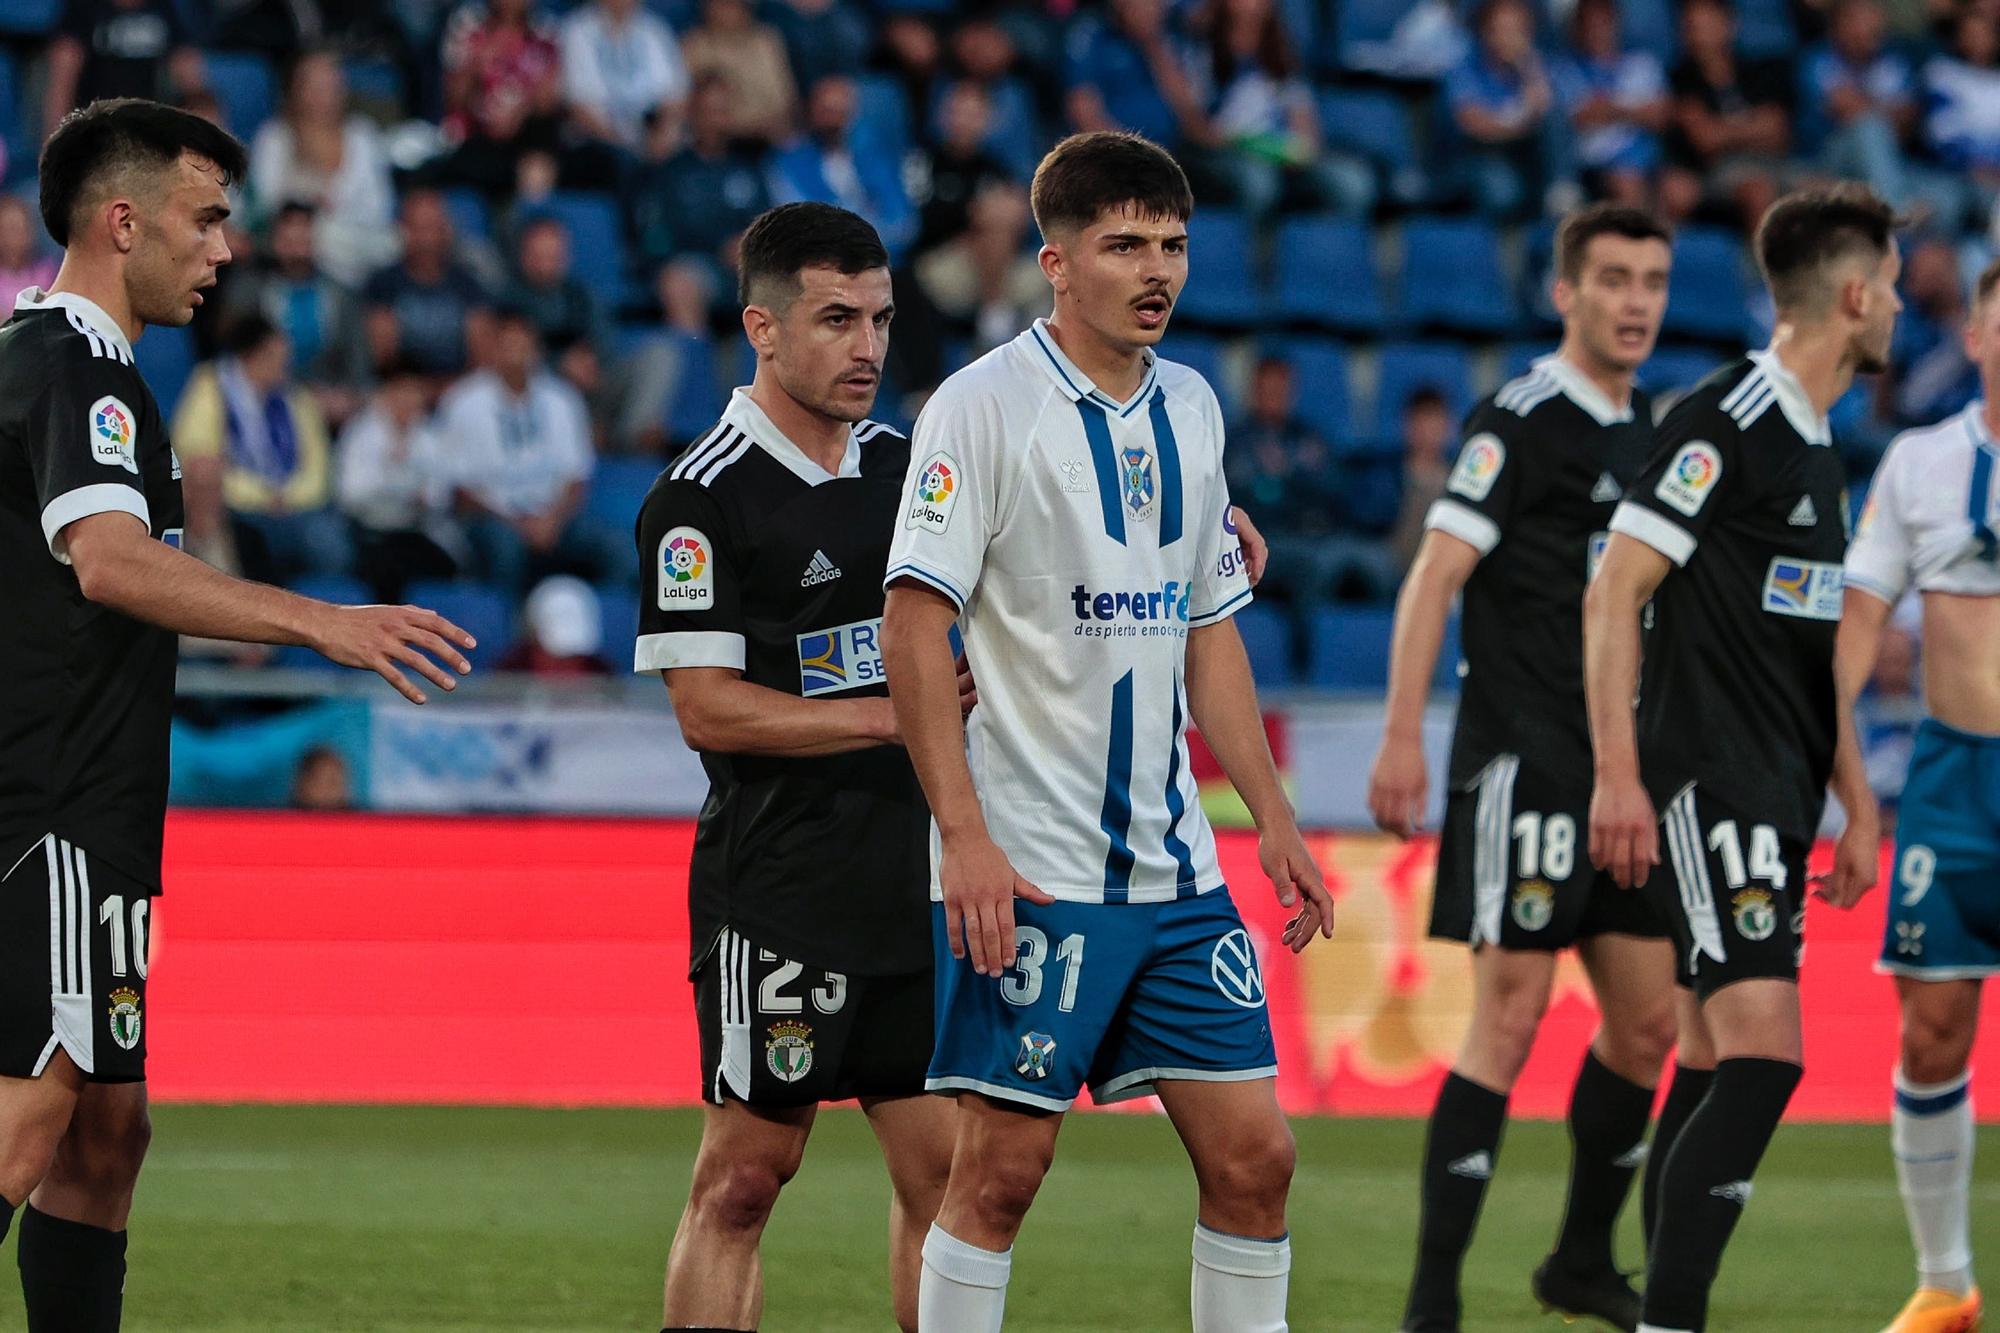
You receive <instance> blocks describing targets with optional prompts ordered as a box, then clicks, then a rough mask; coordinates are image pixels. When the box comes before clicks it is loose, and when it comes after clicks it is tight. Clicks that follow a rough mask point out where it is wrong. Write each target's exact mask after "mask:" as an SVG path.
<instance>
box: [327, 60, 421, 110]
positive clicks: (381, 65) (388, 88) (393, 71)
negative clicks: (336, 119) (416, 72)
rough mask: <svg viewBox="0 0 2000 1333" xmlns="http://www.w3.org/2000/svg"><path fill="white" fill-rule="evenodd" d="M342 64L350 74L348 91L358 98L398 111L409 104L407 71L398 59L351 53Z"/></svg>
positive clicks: (346, 73)
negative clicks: (404, 71) (404, 94)
mask: <svg viewBox="0 0 2000 1333" xmlns="http://www.w3.org/2000/svg"><path fill="white" fill-rule="evenodd" d="M340 67H341V70H342V72H343V73H344V74H345V75H346V76H347V91H348V92H350V93H352V94H353V95H354V98H355V100H356V101H359V102H374V103H378V104H380V105H382V106H385V107H393V108H396V109H398V110H400V109H401V108H402V107H404V106H406V105H408V103H407V102H405V100H404V97H403V71H402V68H401V67H400V66H398V65H397V64H396V62H395V61H393V60H385V59H384V58H382V57H381V56H349V57H347V59H345V60H343V61H342V62H341V64H340Z"/></svg>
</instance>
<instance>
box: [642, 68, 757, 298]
mask: <svg viewBox="0 0 2000 1333" xmlns="http://www.w3.org/2000/svg"><path fill="white" fill-rule="evenodd" d="M730 124H731V112H730V106H729V84H728V81H727V80H725V79H723V78H722V77H721V76H720V75H717V74H706V75H702V76H700V77H698V78H696V80H695V85H694V95H693V97H692V99H691V100H690V102H689V104H688V145H687V147H685V148H683V149H681V151H680V152H678V153H676V154H674V155H673V156H672V157H670V158H668V159H667V160H666V162H665V163H663V164H662V165H661V167H660V169H659V170H658V171H657V172H655V173H653V175H652V177H651V178H650V179H649V180H648V181H647V182H646V184H645V185H643V186H642V187H641V188H640V190H639V196H638V198H637V199H636V200H635V201H634V204H633V207H634V211H635V212H636V213H637V214H638V217H639V239H640V248H641V251H642V252H643V253H644V254H645V256H646V258H647V259H649V260H651V261H653V262H655V263H658V264H661V265H662V268H661V270H660V277H659V286H660V301H661V305H662V306H663V307H664V308H665V310H666V312H667V322H668V323H669V324H671V325H672V326H673V327H674V328H677V329H680V330H682V331H683V332H687V333H702V332H705V331H706V330H707V328H708V324H709V314H710V311H711V310H712V309H714V310H720V309H722V308H724V307H727V306H729V305H730V304H731V303H732V302H734V300H735V299H736V243H737V241H738V240H739V239H740V238H741V237H742V235H743V230H744V228H746V227H748V226H749V225H750V223H751V221H752V220H753V219H755V218H756V216H757V215H758V214H759V213H761V212H763V211H764V210H765V209H767V208H769V207H770V206H771V196H770V191H769V189H768V188H767V186H766V181H765V173H764V157H763V154H762V153H761V152H760V151H758V150H757V148H756V147H755V146H754V145H753V144H752V143H751V142H750V141H739V140H732V139H731V137H730Z"/></svg>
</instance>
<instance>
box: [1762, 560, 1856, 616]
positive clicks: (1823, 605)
mask: <svg viewBox="0 0 2000 1333" xmlns="http://www.w3.org/2000/svg"><path fill="white" fill-rule="evenodd" d="M1843 582H1844V580H1843V571H1842V569H1841V567H1840V566H1839V565H1836V564H1829V563H1827V562H1825V561H1822V560H1793V559H1791V558H1789V557H1786V556H1779V557H1777V558H1776V559H1775V560H1773V561H1771V567H1770V569H1769V571H1768V572H1766V573H1765V575H1764V609H1765V610H1766V611H1769V612H1770V613H1771V614H1773V615H1778V616H1796V617H1798V618H1799V619H1801V620H1838V619H1840V595H1841V589H1842V585H1843Z"/></svg>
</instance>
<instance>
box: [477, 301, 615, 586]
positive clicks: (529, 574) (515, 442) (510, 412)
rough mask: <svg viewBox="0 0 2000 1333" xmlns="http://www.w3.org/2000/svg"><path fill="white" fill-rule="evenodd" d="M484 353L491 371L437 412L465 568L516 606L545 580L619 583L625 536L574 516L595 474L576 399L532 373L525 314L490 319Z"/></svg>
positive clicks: (584, 417)
mask: <svg viewBox="0 0 2000 1333" xmlns="http://www.w3.org/2000/svg"><path fill="white" fill-rule="evenodd" d="M493 349H494V350H493V365H492V367H491V368H490V369H486V370H480V371H476V372H474V373H473V374H471V375H469V376H467V377H466V378H465V379H463V380H461V381H459V382H458V383H457V384H455V385H453V386H452V388H451V389H450V391H449V392H447V393H446V394H445V396H444V400H443V402H442V403H440V404H439V406H438V419H439V425H440V428H441V429H442V431H443V432H444V436H445V439H446V440H447V441H449V442H450V447H451V449H452V450H453V454H454V463H455V470H456V487H457V498H458V505H459V509H460V511H461V512H462V513H463V514H464V515H465V516H466V520H467V522H466V533H467V537H468V538H469V540H470V542H471V547H472V551H473V553H474V557H475V559H474V562H473V567H474V568H475V569H477V570H479V571H480V572H481V574H482V575H483V577H485V578H486V579H487V580H488V581H490V582H492V583H495V584H497V585H498V586H499V587H501V588H503V589H505V590H507V591H508V592H509V593H511V594H512V595H513V596H516V597H519V596H520V595H522V594H523V593H524V592H526V591H527V588H528V584H529V581H530V580H531V579H532V578H535V577H539V576H541V575H544V574H548V573H554V572H562V573H577V574H583V575H585V576H586V577H588V578H591V579H593V580H601V579H605V578H609V577H613V576H617V575H623V574H624V573H625V572H626V571H627V568H628V566H630V565H631V563H632V559H633V554H632V552H631V551H630V550H629V549H628V548H629V547H630V545H631V538H630V536H629V535H622V534H619V533H615V532H611V531H609V530H608V529H605V528H603V527H601V526H600V525H598V524H596V523H595V522H594V521H592V520H591V519H590V518H589V517H588V516H587V515H585V514H583V513H582V508H583V497H584V489H585V487H586V485H587V484H588V482H589V480H590V474H591V471H592V470H593V468H594V467H595V465H596V455H595V453H594V452H593V451H592V449H591V446H590V414H589V412H588V410H587V409H586V408H585V407H584V403H583V397H582V395H580V394H579V393H577V391H576V390H575V389H574V388H573V387H571V386H570V384H569V383H568V382H567V381H565V380H564V379H562V377H561V376H559V375H556V374H554V373H552V372H550V371H549V370H548V369H547V368H546V367H545V366H544V365H543V364H542V346H541V338H540V336H539V335H538V334H536V332H535V324H534V321H533V320H531V319H530V318H528V315H527V312H526V311H524V310H521V309H520V308H518V307H502V308H501V309H500V310H499V311H498V312H497V313H496V315H495V318H494V333H493Z"/></svg>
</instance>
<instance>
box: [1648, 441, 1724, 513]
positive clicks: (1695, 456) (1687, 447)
mask: <svg viewBox="0 0 2000 1333" xmlns="http://www.w3.org/2000/svg"><path fill="white" fill-rule="evenodd" d="M1721 476H1722V454H1721V452H1720V451H1718V450H1717V449H1716V447H1715V446H1714V445H1712V444H1710V443H1709V442H1708V441H1706V440H1690V441H1688V442H1687V443H1686V444H1684V445H1682V446H1681V451H1680V452H1679V453H1677V454H1675V455H1674V461H1673V462H1671V463H1669V464H1668V465H1667V473H1666V475H1665V476H1663V477H1661V478H1660V484H1659V485H1658V486H1655V487H1654V488H1653V494H1655V495H1657V496H1659V497H1660V499H1662V500H1664V501H1666V502H1667V504H1668V505H1670V506H1672V507H1673V508H1675V509H1678V510H1679V511H1680V512H1681V513H1683V514H1685V515H1687V516H1688V517H1689V518H1693V517H1694V516H1695V515H1696V514H1698V513H1700V512H1701V507H1702V505H1703V504H1704V503H1706V502H1707V500H1708V493H1709V492H1710V491H1711V490H1713V489H1715V483H1716V481H1717V480H1718V479H1719V478H1720V477H1721Z"/></svg>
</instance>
